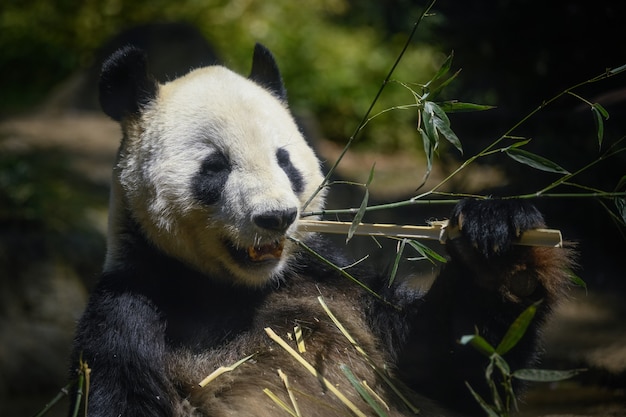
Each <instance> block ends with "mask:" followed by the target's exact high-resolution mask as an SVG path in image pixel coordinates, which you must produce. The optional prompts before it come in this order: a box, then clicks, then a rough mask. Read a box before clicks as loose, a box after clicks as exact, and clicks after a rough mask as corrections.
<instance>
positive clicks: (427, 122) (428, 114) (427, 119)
mask: <svg viewBox="0 0 626 417" xmlns="http://www.w3.org/2000/svg"><path fill="white" fill-rule="evenodd" d="M432 105H433V102H432V101H427V102H426V103H424V110H423V111H422V120H423V121H424V129H425V130H426V133H427V134H428V137H429V139H430V142H431V143H432V146H433V149H434V150H436V149H437V147H438V145H439V134H438V133H437V126H436V122H435V119H436V116H435V112H434V111H433V110H432Z"/></svg>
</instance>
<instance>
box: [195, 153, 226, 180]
mask: <svg viewBox="0 0 626 417" xmlns="http://www.w3.org/2000/svg"><path fill="white" fill-rule="evenodd" d="M229 169H230V164H229V163H228V160H227V159H226V157H225V156H224V155H223V154H221V153H219V152H216V153H213V154H211V155H209V156H208V157H207V158H206V159H205V160H204V161H202V167H201V171H202V173H203V174H207V175H210V174H215V173H218V172H224V171H227V170H229Z"/></svg>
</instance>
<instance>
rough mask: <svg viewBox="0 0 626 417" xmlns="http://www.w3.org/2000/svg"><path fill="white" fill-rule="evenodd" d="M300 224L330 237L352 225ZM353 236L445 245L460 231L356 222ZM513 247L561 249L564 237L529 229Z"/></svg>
mask: <svg viewBox="0 0 626 417" xmlns="http://www.w3.org/2000/svg"><path fill="white" fill-rule="evenodd" d="M299 225H300V227H301V228H302V229H303V230H304V231H306V232H319V233H333V234H347V233H348V231H349V230H350V228H351V227H352V223H351V222H336V221H328V220H307V219H301V220H300V223H299ZM354 234H355V235H365V236H388V237H395V238H406V239H431V240H438V241H439V242H441V243H445V242H446V241H447V240H448V239H454V238H457V237H458V236H459V235H460V234H461V232H460V231H459V230H458V229H457V228H449V227H448V222H447V221H441V222H435V223H433V224H432V225H431V226H413V225H396V224H381V223H359V225H358V226H357V228H356V231H355V232H354ZM515 244H517V245H523V246H546V247H556V248H561V247H563V237H562V235H561V231H560V230H555V229H532V230H527V231H525V232H524V233H522V235H521V236H520V238H519V239H518V240H517V241H516V242H515Z"/></svg>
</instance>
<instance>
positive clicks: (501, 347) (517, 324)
mask: <svg viewBox="0 0 626 417" xmlns="http://www.w3.org/2000/svg"><path fill="white" fill-rule="evenodd" d="M538 304H539V303H535V304H531V305H530V306H528V308H527V309H526V310H524V311H523V312H522V314H520V315H519V316H518V317H517V318H516V319H515V321H514V322H513V324H511V326H510V327H509V329H508V330H507V331H506V334H505V335H504V337H503V338H502V340H501V341H500V343H499V344H498V346H497V347H496V352H497V353H498V355H504V354H505V353H507V352H508V351H509V350H511V349H512V348H513V347H515V345H517V342H519V341H520V339H521V338H522V337H523V336H524V334H525V333H526V330H527V329H528V326H529V325H530V322H531V321H532V320H533V318H534V317H535V314H536V313H537V305H538Z"/></svg>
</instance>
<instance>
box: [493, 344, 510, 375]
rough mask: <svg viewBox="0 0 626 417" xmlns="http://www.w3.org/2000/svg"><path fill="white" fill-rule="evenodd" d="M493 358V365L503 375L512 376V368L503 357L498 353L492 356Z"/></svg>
mask: <svg viewBox="0 0 626 417" xmlns="http://www.w3.org/2000/svg"><path fill="white" fill-rule="evenodd" d="M497 350H498V349H497V348H496V351H497ZM491 358H492V360H493V363H494V364H495V365H496V367H497V368H498V369H499V370H500V372H501V373H502V375H511V368H510V367H509V364H508V363H507V362H506V361H505V360H504V358H503V357H502V356H500V355H498V354H497V353H496V354H495V355H492V356H491Z"/></svg>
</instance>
